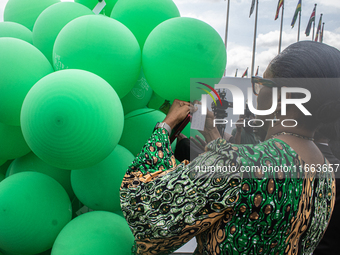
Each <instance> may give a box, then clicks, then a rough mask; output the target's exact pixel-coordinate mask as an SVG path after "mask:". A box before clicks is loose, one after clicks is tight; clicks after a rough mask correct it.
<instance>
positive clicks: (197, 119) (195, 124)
mask: <svg viewBox="0 0 340 255" xmlns="http://www.w3.org/2000/svg"><path fill="white" fill-rule="evenodd" d="M195 107H197V111H195V112H194V113H193V115H192V120H191V129H196V130H199V131H204V126H205V119H206V117H207V115H203V114H202V110H201V109H202V105H200V104H195Z"/></svg>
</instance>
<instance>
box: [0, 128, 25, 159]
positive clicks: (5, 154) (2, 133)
mask: <svg viewBox="0 0 340 255" xmlns="http://www.w3.org/2000/svg"><path fill="white" fill-rule="evenodd" d="M0 148H3V149H1V150H0V158H1V159H15V158H18V157H21V156H24V155H26V154H27V153H29V152H30V151H31V149H30V148H29V147H28V145H27V143H26V141H25V139H24V137H23V134H22V132H21V128H20V127H17V126H9V125H6V124H3V123H1V122H0Z"/></svg>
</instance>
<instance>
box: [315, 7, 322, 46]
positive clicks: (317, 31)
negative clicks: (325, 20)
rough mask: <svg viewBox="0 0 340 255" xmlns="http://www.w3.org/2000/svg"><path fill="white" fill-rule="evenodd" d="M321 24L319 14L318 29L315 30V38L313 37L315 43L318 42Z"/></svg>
mask: <svg viewBox="0 0 340 255" xmlns="http://www.w3.org/2000/svg"><path fill="white" fill-rule="evenodd" d="M321 24H322V13H321V14H320V19H319V25H318V29H317V30H316V36H315V41H316V42H317V41H318V39H319V35H320V32H321Z"/></svg>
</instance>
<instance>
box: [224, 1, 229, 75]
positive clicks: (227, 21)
mask: <svg viewBox="0 0 340 255" xmlns="http://www.w3.org/2000/svg"><path fill="white" fill-rule="evenodd" d="M229 7H230V0H227V20H226V25H225V37H224V45H225V51H226V52H227V45H228V44H227V42H228V26H229ZM226 73H227V67H226V68H225V69H224V76H226Z"/></svg>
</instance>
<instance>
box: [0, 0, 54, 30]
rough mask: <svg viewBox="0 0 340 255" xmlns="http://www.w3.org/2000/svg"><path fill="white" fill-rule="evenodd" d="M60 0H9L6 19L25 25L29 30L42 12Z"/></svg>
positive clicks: (5, 12)
mask: <svg viewBox="0 0 340 255" xmlns="http://www.w3.org/2000/svg"><path fill="white" fill-rule="evenodd" d="M59 2H60V0H44V1H41V0H25V1H22V0H8V2H7V4H6V6H5V10H4V21H12V22H16V23H19V24H21V25H24V26H25V27H27V28H28V29H29V30H32V29H33V26H34V23H35V21H36V19H37V18H38V16H39V15H40V13H42V11H43V10H45V9H46V8H47V7H49V6H50V5H52V4H55V3H59Z"/></svg>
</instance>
